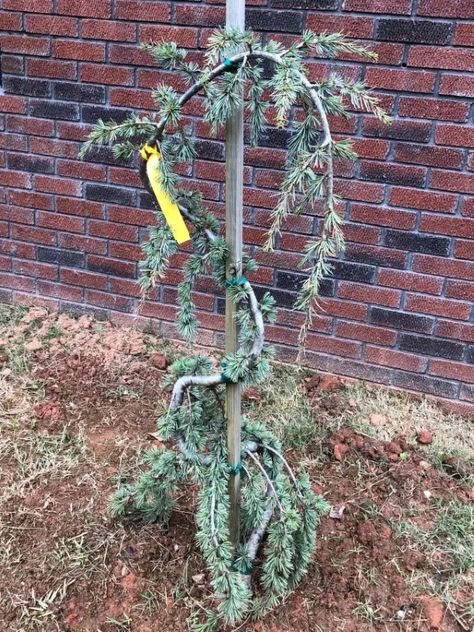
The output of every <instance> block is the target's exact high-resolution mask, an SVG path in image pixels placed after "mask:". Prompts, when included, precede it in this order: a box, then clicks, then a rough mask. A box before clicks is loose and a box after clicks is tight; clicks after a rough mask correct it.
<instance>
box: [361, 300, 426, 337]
mask: <svg viewBox="0 0 474 632" xmlns="http://www.w3.org/2000/svg"><path fill="white" fill-rule="evenodd" d="M369 322H370V323H372V324H374V325H387V326H389V327H393V328H394V329H402V330H408V331H417V332H419V333H425V334H428V333H430V332H431V331H432V330H433V325H434V320H433V319H432V318H428V317H427V316H417V315H415V314H407V313H403V312H399V311H398V312H397V311H395V310H391V309H382V308H380V307H372V308H371V309H370V312H369Z"/></svg>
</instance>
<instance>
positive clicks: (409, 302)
mask: <svg viewBox="0 0 474 632" xmlns="http://www.w3.org/2000/svg"><path fill="white" fill-rule="evenodd" d="M405 309H406V310H407V311H408V312H418V313H421V314H434V315H435V316H444V317H445V318H454V319H455V320H469V316H470V313H471V304H470V303H462V302H460V301H448V300H446V299H444V298H437V297H436V298H435V297H433V296H423V295H422V294H407V296H406V300H405Z"/></svg>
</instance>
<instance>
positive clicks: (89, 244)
mask: <svg viewBox="0 0 474 632" xmlns="http://www.w3.org/2000/svg"><path fill="white" fill-rule="evenodd" d="M58 246H59V247H60V248H69V249H73V250H80V251H81V252H87V253H92V254H94V255H105V254H106V252H107V242H106V241H105V240H103V239H93V238H92V237H84V236H83V235H77V234H72V233H60V234H59V239H58Z"/></svg>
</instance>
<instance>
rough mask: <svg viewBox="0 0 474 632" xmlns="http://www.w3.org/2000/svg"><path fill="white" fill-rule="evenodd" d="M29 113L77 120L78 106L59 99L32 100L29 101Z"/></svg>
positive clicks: (44, 116)
mask: <svg viewBox="0 0 474 632" xmlns="http://www.w3.org/2000/svg"><path fill="white" fill-rule="evenodd" d="M30 114H31V116H37V117H38V118H47V119H61V120H65V121H77V120H78V119H79V106H78V105H77V104H75V103H60V102H59V101H33V102H31V103H30Z"/></svg>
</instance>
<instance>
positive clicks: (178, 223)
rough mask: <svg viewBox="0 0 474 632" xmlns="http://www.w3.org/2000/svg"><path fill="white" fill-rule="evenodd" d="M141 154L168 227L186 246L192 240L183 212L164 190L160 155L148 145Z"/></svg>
mask: <svg viewBox="0 0 474 632" xmlns="http://www.w3.org/2000/svg"><path fill="white" fill-rule="evenodd" d="M140 154H141V156H142V158H143V159H144V160H146V161H147V163H146V173H147V176H148V180H149V181H150V186H151V188H152V189H153V193H154V194H155V197H156V199H157V200H158V204H159V205H160V208H161V211H162V213H163V215H164V216H165V219H166V221H167V222H168V226H169V227H170V230H171V232H172V233H173V237H174V238H175V239H176V241H177V242H178V244H184V243H185V242H186V241H189V240H190V239H191V236H190V234H189V231H188V227H187V226H186V224H185V222H184V219H183V216H182V215H181V211H180V210H179V207H178V205H177V204H176V202H175V201H174V200H173V199H172V198H171V197H170V195H168V193H166V191H164V190H163V188H162V186H161V184H160V153H159V151H158V150H157V149H156V148H155V147H150V146H149V145H147V146H146V147H143V149H142V150H141V151H140Z"/></svg>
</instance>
